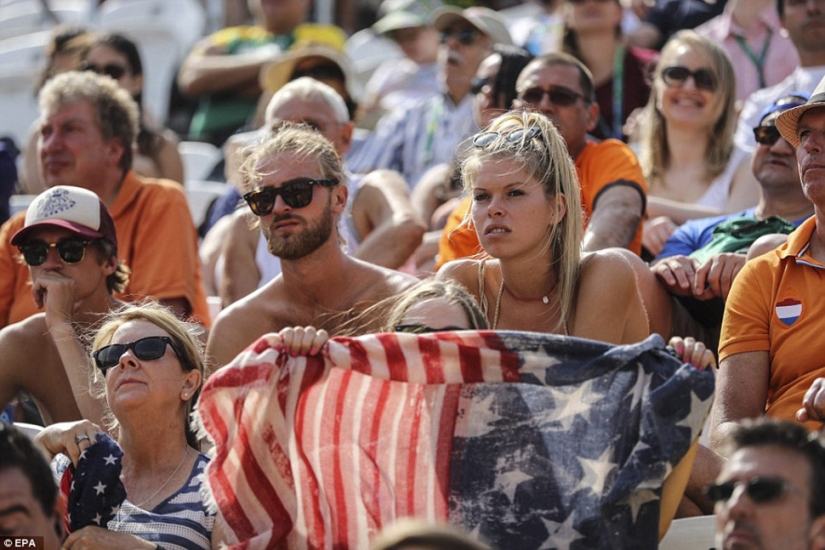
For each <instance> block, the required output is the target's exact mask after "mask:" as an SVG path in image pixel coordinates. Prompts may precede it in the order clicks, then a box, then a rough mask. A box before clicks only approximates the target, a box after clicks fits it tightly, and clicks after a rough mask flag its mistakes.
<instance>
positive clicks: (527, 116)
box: [461, 111, 584, 326]
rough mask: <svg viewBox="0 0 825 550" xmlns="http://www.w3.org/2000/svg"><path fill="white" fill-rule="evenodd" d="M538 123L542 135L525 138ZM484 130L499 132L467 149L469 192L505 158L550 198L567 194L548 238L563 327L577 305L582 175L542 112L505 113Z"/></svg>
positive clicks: (464, 171)
mask: <svg viewBox="0 0 825 550" xmlns="http://www.w3.org/2000/svg"><path fill="white" fill-rule="evenodd" d="M534 127H538V128H539V133H538V134H537V135H536V136H534V137H532V138H530V139H525V136H527V135H528V132H529V130H530V129H532V128H534ZM518 130H524V135H522V136H521V137H520V138H519V139H515V140H513V141H510V139H509V138H510V137H511V136H510V134H511V133H512V132H516V131H518ZM485 133H490V134H493V133H495V134H498V135H497V136H496V137H495V139H493V140H492V141H491V142H490V143H488V144H486V145H484V146H472V147H468V148H467V149H466V153H465V154H466V156H465V157H464V158H463V159H462V161H461V176H462V179H463V181H464V188H465V191H468V192H469V191H470V190H471V189H472V187H473V182H474V181H475V179H476V177H477V176H478V172H479V170H480V169H481V166H482V165H483V164H484V163H485V162H488V161H491V160H500V159H505V158H506V159H511V160H514V161H515V162H517V163H519V164H520V165H521V166H522V168H523V169H524V170H525V171H526V172H527V173H528V175H529V177H530V178H533V179H535V180H536V181H538V182H539V183H541V185H542V186H543V187H544V193H545V195H546V196H547V197H548V198H552V197H554V196H556V195H563V196H564V197H565V200H566V201H567V212H566V213H565V214H564V217H563V218H562V219H561V220H559V221H558V222H557V223H556V224H555V225H553V227H552V228H551V229H550V236H549V241H550V247H551V249H550V254H551V260H550V261H551V263H550V268H551V270H552V273H553V275H554V276H555V278H556V285H557V288H558V290H559V304H560V308H561V315H560V319H559V326H564V324H565V323H567V319H568V318H569V316H570V313H571V310H572V309H573V295H574V292H575V288H576V281H577V279H578V274H579V264H580V262H581V241H582V233H583V231H584V230H583V218H582V209H581V190H580V187H579V178H578V176H577V175H576V170H575V167H574V165H573V160H572V159H571V158H570V154H569V153H568V152H567V146H566V145H565V141H564V138H562V137H561V134H559V132H558V130H556V127H555V126H554V125H553V123H552V122H551V121H550V119H548V118H547V117H546V116H544V115H543V114H541V113H538V112H530V111H524V112H510V113H505V114H503V115H501V116H499V117H498V118H496V119H495V120H493V121H492V122H491V123H490V125H489V126H488V127H487V128H486V129H485V130H483V131H482V132H481V133H480V134H478V135H482V134H485ZM473 139H474V138H473ZM469 215H470V211H468V216H469Z"/></svg>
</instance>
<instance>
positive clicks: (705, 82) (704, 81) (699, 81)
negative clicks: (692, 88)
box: [662, 65, 716, 92]
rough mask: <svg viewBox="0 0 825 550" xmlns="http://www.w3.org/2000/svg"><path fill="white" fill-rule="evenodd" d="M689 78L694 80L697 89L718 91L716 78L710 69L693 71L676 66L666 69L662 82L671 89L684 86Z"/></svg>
mask: <svg viewBox="0 0 825 550" xmlns="http://www.w3.org/2000/svg"><path fill="white" fill-rule="evenodd" d="M688 77H690V78H693V83H694V84H695V85H696V87H697V88H699V89H702V90H707V91H709V92H712V91H714V90H716V77H714V76H713V73H712V72H711V71H710V70H708V69H699V70H698V71H691V70H690V69H688V68H687V67H681V66H678V65H677V66H674V67H666V68H665V69H663V70H662V80H664V81H665V84H667V85H668V86H669V87H671V88H673V87H676V86H684V85H685V81H687V79H688Z"/></svg>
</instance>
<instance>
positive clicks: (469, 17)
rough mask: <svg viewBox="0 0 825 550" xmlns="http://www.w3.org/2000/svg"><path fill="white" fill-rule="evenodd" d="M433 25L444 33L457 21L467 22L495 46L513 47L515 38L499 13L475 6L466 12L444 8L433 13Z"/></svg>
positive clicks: (451, 7) (448, 7) (450, 7)
mask: <svg viewBox="0 0 825 550" xmlns="http://www.w3.org/2000/svg"><path fill="white" fill-rule="evenodd" d="M431 21H432V25H433V27H435V28H436V30H439V31H444V30H446V29H447V27H449V26H450V25H452V24H453V23H455V22H456V21H466V22H467V23H469V24H470V25H472V26H473V27H475V28H477V29H478V30H480V31H481V32H483V33H484V34H486V35H487V36H489V37H490V40H492V41H493V44H505V45H508V46H512V45H513V38H512V37H511V36H510V31H508V30H507V24H506V23H505V21H504V18H503V17H502V16H501V15H499V14H498V13H497V12H495V11H493V10H491V9H489V8H484V7H480V6H474V7H472V8H467V9H465V10H462V9H459V8H456V7H453V6H444V7H443V8H439V9H437V10H435V12H433V15H432V19H431Z"/></svg>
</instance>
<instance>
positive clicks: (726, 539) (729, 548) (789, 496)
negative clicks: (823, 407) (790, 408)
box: [707, 419, 825, 550]
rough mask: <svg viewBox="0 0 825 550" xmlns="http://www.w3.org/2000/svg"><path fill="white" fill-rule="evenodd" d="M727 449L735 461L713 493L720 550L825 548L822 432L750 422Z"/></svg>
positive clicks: (739, 429) (711, 489)
mask: <svg viewBox="0 0 825 550" xmlns="http://www.w3.org/2000/svg"><path fill="white" fill-rule="evenodd" d="M723 449H724V452H725V454H726V455H727V456H728V457H729V458H728V460H727V462H726V463H725V465H724V467H723V468H722V472H721V473H720V474H719V477H718V478H717V479H716V482H715V483H713V484H711V485H710V486H709V487H708V488H707V495H708V498H710V500H711V501H713V502H714V503H715V514H716V543H717V546H718V547H719V548H720V549H724V550H734V549H745V548H761V549H765V550H767V549H780V548H781V549H782V550H822V549H825V447H823V443H822V440H821V439H820V437H818V435H817V434H816V433H810V432H808V431H807V430H806V429H805V428H803V427H802V426H800V425H798V424H794V423H791V422H783V421H775V420H767V419H759V420H756V421H746V422H743V423H742V424H741V425H739V426H737V427H736V428H735V429H734V430H733V431H732V432H731V433H730V434H729V435H728V437H727V438H726V440H725V442H724V446H723Z"/></svg>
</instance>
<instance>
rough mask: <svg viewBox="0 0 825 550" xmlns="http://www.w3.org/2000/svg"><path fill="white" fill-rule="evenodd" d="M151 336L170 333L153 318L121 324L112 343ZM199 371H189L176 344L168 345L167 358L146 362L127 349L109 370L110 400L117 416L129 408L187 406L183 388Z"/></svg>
mask: <svg viewBox="0 0 825 550" xmlns="http://www.w3.org/2000/svg"><path fill="white" fill-rule="evenodd" d="M147 336H166V337H170V335H169V334H168V333H167V332H166V331H165V330H163V329H162V328H160V327H158V326H157V325H155V324H153V323H150V322H149V321H128V322H126V323H124V324H123V325H121V326H120V327H118V329H117V330H116V331H115V333H114V335H113V337H112V341H111V342H109V343H110V344H123V343H127V342H134V341H136V340H140V339H141V338H146V337H147ZM107 345H108V344H107ZM193 373H197V371H189V372H185V371H184V370H183V368H182V366H181V363H180V360H179V359H178V357H177V355H176V354H175V352H174V351H173V350H172V347H171V346H169V345H167V346H166V351H165V353H164V354H163V357H160V358H159V359H153V360H148V361H142V360H140V359H138V358H137V357H136V356H135V352H134V349H129V350H127V351H126V352H125V353H124V354H123V355H122V356H121V358H120V362H119V363H118V365H117V366H115V367H112V368H110V369H109V371H108V372H107V373H106V400H107V402H108V403H109V407H110V408H111V409H112V412H113V413H114V414H115V416H116V417H118V418H120V417H121V416H122V415H123V414H124V413H125V412H126V411H129V410H135V409H139V408H141V407H145V406H146V405H147V404H149V405H152V406H153V408H164V407H170V405H171V409H170V410H174V407H176V406H180V407H183V405H184V403H183V401H182V400H181V389H182V388H183V387H184V379H185V378H186V377H187V376H196V375H199V373H198V374H193Z"/></svg>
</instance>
